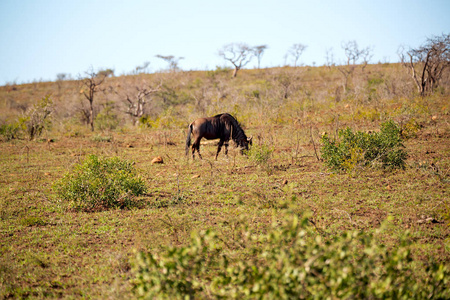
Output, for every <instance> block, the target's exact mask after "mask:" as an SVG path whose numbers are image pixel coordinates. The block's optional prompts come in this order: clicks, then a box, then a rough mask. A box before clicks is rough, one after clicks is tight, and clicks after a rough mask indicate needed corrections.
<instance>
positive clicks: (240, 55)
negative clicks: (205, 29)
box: [219, 43, 254, 78]
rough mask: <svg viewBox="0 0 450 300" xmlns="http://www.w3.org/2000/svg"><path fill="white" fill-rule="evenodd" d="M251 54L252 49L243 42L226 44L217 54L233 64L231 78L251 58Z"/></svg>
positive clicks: (252, 52)
mask: <svg viewBox="0 0 450 300" xmlns="http://www.w3.org/2000/svg"><path fill="white" fill-rule="evenodd" d="M253 55H254V51H253V49H252V48H251V47H249V46H248V45H247V44H243V43H237V44H236V43H233V44H228V45H225V46H223V48H222V49H220V50H219V56H221V57H223V58H224V59H225V60H228V61H229V62H231V63H232V64H233V66H234V71H233V78H234V77H236V76H237V72H238V71H239V70H240V69H242V68H243V67H245V66H246V65H247V64H248V63H249V62H250V61H251V60H252V58H253Z"/></svg>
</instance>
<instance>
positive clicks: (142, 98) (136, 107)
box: [116, 81, 162, 125]
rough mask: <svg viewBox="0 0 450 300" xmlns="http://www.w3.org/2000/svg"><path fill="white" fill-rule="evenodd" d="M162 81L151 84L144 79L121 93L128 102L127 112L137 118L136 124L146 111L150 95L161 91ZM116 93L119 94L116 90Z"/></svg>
mask: <svg viewBox="0 0 450 300" xmlns="http://www.w3.org/2000/svg"><path fill="white" fill-rule="evenodd" d="M161 86H162V83H161V82H160V83H159V84H158V85H157V86H150V85H147V83H146V82H145V81H144V82H142V84H136V85H135V86H134V88H133V89H132V91H129V92H126V93H125V94H124V95H119V97H121V98H122V99H124V100H125V101H126V103H127V106H128V107H127V110H126V111H125V113H126V114H128V115H130V116H131V117H133V118H134V119H135V121H134V124H135V125H136V123H137V122H138V120H139V118H141V117H142V116H143V115H144V113H145V105H146V104H147V100H148V98H149V96H150V95H152V94H155V93H157V92H159V91H161ZM116 94H119V93H118V92H116Z"/></svg>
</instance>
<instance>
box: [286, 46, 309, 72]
mask: <svg viewBox="0 0 450 300" xmlns="http://www.w3.org/2000/svg"><path fill="white" fill-rule="evenodd" d="M307 47H308V46H306V45H303V44H294V45H292V46H291V48H289V50H288V53H287V54H286V57H288V56H292V57H293V59H294V67H296V66H297V62H298V60H299V58H300V56H301V55H302V53H303V52H304V51H305V50H306V48H307Z"/></svg>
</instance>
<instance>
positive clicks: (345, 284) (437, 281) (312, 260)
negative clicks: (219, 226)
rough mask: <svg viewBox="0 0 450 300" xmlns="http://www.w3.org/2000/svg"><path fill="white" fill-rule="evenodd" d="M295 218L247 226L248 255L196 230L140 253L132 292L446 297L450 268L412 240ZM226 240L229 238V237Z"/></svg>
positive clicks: (184, 296) (270, 296) (242, 296)
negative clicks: (390, 244)
mask: <svg viewBox="0 0 450 300" xmlns="http://www.w3.org/2000/svg"><path fill="white" fill-rule="evenodd" d="M307 224H308V220H307V219H299V218H297V217H296V216H291V217H289V218H288V220H287V221H286V222H285V223H284V224H283V225H282V226H278V227H277V226H274V227H273V228H272V229H271V230H269V232H268V233H267V234H265V235H262V236H255V235H254V234H252V233H251V232H250V231H248V229H246V230H245V231H244V232H243V234H242V236H247V237H249V238H248V240H249V241H250V242H248V243H247V244H245V254H241V255H243V256H241V257H240V256H239V255H237V254H236V252H234V251H232V250H226V249H227V245H228V244H229V243H230V242H231V241H230V240H229V237H228V238H227V237H218V236H217V235H216V234H215V233H214V232H213V231H206V232H202V233H200V234H194V235H193V236H192V239H191V243H190V244H189V245H187V246H186V247H178V248H177V247H170V248H168V249H167V250H165V251H163V252H162V253H160V254H152V253H144V252H139V253H137V256H136V259H135V261H134V264H133V270H132V272H133V274H134V279H133V280H132V283H133V291H134V293H135V294H136V295H137V296H138V297H140V298H145V299H193V298H198V299H203V298H208V299H218V298H224V299H313V298H314V299H375V298H380V299H386V298H388V299H425V298H436V299H438V298H439V299H441V298H442V299H444V298H446V299H447V298H448V297H450V290H449V289H447V285H448V284H449V283H450V282H449V281H450V270H449V269H448V266H446V265H443V264H438V263H436V262H431V261H430V262H429V263H428V264H427V266H426V267H425V266H422V265H417V264H414V268H413V263H412V258H411V253H410V251H409V249H408V244H407V242H406V238H405V240H404V241H402V242H401V243H400V245H399V246H398V247H397V248H394V249H388V248H387V247H385V246H384V245H382V244H380V243H379V241H378V240H377V238H376V237H375V236H372V235H367V234H364V233H358V232H344V233H343V234H342V235H340V236H334V237H330V238H325V237H322V236H320V235H315V236H314V235H313V234H312V231H311V230H310V229H309V228H308V225H307ZM224 241H227V242H226V243H225V242H224Z"/></svg>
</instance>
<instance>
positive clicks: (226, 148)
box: [225, 142, 228, 157]
mask: <svg viewBox="0 0 450 300" xmlns="http://www.w3.org/2000/svg"><path fill="white" fill-rule="evenodd" d="M225 156H227V157H228V142H225Z"/></svg>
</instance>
